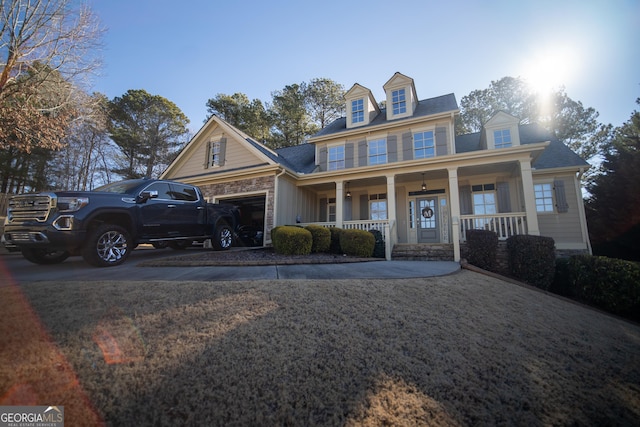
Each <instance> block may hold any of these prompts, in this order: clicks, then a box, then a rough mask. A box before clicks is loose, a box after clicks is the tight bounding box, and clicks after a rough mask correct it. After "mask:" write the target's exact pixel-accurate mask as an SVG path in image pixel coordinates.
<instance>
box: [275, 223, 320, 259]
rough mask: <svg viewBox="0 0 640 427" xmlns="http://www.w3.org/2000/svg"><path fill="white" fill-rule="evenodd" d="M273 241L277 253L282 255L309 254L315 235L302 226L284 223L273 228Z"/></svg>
mask: <svg viewBox="0 0 640 427" xmlns="http://www.w3.org/2000/svg"><path fill="white" fill-rule="evenodd" d="M271 241H272V243H273V249H274V250H275V251H276V253H279V254H282V255H309V254H310V253H311V245H312V242H313V237H312V236H311V232H310V231H309V230H305V229H304V228H302V227H294V226H289V225H283V226H278V227H275V228H274V229H273V230H271Z"/></svg>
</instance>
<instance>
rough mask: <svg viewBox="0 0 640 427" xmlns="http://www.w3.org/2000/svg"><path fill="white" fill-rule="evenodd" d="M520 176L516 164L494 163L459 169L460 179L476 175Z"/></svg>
mask: <svg viewBox="0 0 640 427" xmlns="http://www.w3.org/2000/svg"><path fill="white" fill-rule="evenodd" d="M496 174H499V175H505V174H506V175H518V174H519V166H518V163H516V162H510V163H494V164H486V165H476V166H466V167H461V168H460V169H458V178H460V177H468V176H474V175H496Z"/></svg>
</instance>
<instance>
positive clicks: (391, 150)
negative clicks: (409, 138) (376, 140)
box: [387, 135, 398, 163]
mask: <svg viewBox="0 0 640 427" xmlns="http://www.w3.org/2000/svg"><path fill="white" fill-rule="evenodd" d="M387 160H388V162H389V163H395V162H397V161H398V137H397V136H396V135H389V137H388V138H387Z"/></svg>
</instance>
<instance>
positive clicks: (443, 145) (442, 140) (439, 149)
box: [436, 128, 449, 156]
mask: <svg viewBox="0 0 640 427" xmlns="http://www.w3.org/2000/svg"><path fill="white" fill-rule="evenodd" d="M447 154H449V150H448V149H447V128H436V156H446V155H447Z"/></svg>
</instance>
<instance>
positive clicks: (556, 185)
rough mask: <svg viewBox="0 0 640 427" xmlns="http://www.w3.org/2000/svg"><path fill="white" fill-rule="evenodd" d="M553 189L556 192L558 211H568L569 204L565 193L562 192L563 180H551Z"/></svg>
mask: <svg viewBox="0 0 640 427" xmlns="http://www.w3.org/2000/svg"><path fill="white" fill-rule="evenodd" d="M553 189H554V190H555V193H556V208H557V209H558V213H566V212H568V211H569V204H568V203H567V195H566V194H565V192H564V181H563V180H561V179H557V180H555V181H553Z"/></svg>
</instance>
